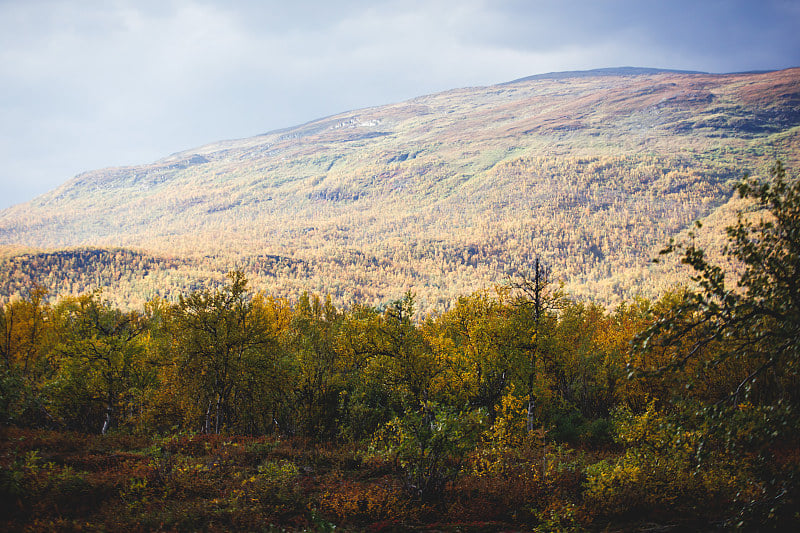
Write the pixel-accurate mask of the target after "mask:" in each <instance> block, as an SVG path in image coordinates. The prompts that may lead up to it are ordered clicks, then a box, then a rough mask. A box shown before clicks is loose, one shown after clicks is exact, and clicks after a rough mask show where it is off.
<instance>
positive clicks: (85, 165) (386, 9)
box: [0, 0, 800, 209]
mask: <svg viewBox="0 0 800 533" xmlns="http://www.w3.org/2000/svg"><path fill="white" fill-rule="evenodd" d="M799 23H800V1H799V0H652V1H651V0H552V1H539V0H527V1H526V0H494V1H492V0H442V1H437V0H420V1H417V0H404V1H381V0H364V1H361V0H344V1H339V0H309V1H305V0H293V1H290V0H283V1H271V0H264V1H256V0H252V1H236V0H154V1H149V0H137V1H133V0H97V1H92V0H63V1H61V0H0V209H2V208H5V207H8V206H10V205H12V204H16V203H20V202H24V201H27V200H29V199H31V198H33V197H35V196H37V195H39V194H42V193H44V192H46V191H48V190H50V189H53V188H55V187H56V186H58V185H59V184H61V183H63V182H64V181H66V180H68V179H69V178H71V177H72V176H74V175H75V174H77V173H79V172H82V171H85V170H90V169H94V168H100V167H106V166H116V165H128V164H136V163H148V162H152V161H154V160H156V159H159V158H161V157H163V156H166V155H169V154H170V153H174V152H178V151H181V150H185V149H189V148H192V147H195V146H199V145H202V144H204V143H208V142H213V141H217V140H221V139H230V138H240V137H249V136H252V135H257V134H259V133H264V132H267V131H270V130H273V129H278V128H282V127H287V126H293V125H297V124H300V123H302V122H306V121H308V120H312V119H315V118H319V117H322V116H326V115H331V114H334V113H338V112H343V111H347V110H350V109H355V108H360V107H367V106H372V105H380V104H385V103H391V102H396V101H401V100H405V99H408V98H412V97H414V96H419V95H422V94H428V93H432V92H436V91H440V90H446V89H451V88H455V87H464V86H472V85H488V84H493V83H499V82H503V81H508V80H512V79H516V78H520V77H524V76H528V75H531V74H538V73H543V72H553V71H561V70H577V69H590V68H601V67H613V66H627V65H630V66H643V67H661V68H675V69H688V70H701V71H707V72H734V71H745V70H771V69H781V68H787V67H791V66H798V65H800V32H798V27H800V24H799Z"/></svg>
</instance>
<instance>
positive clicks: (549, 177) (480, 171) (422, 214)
mask: <svg viewBox="0 0 800 533" xmlns="http://www.w3.org/2000/svg"><path fill="white" fill-rule="evenodd" d="M799 128H800V69H789V70H783V71H777V72H765V73H745V74H724V75H714V74H705V73H686V72H678V71H661V70H653V69H632V68H621V69H601V70H597V71H587V72H583V73H561V74H547V75H542V76H532V77H530V78H524V79H521V80H516V81H514V82H510V83H506V84H501V85H495V86H490V87H477V88H465V89H455V90H451V91H447V92H443V93H438V94H433V95H428V96H421V97H419V98H414V99H412V100H409V101H406V102H401V103H396V104H390V105H386V106H380V107H373V108H367V109H362V110H358V111H352V112H348V113H342V114H339V115H335V116H331V117H327V118H324V119H320V120H317V121H313V122H309V123H307V124H304V125H301V126H298V127H295V128H288V129H284V130H280V131H276V132H271V133H267V134H264V135H260V136H257V137H252V138H248V139H241V140H231V141H222V142H218V143H214V144H209V145H207V146H202V147H199V148H197V149H194V150H189V151H185V152H180V153H176V154H173V155H171V156H169V157H166V158H164V159H162V160H159V161H156V162H155V163H152V164H146V165H138V166H131V167H119V168H108V169H101V170H94V171H90V172H86V173H83V174H80V175H78V176H76V177H75V178H73V179H72V180H70V181H68V182H67V183H65V184H64V185H62V186H61V187H59V188H58V189H56V190H54V191H52V192H50V193H47V194H45V195H42V196H40V197H38V198H36V199H34V200H32V201H30V202H28V203H26V204H22V205H18V206H14V207H12V208H9V209H6V210H4V211H2V212H0V245H5V246H6V247H7V248H6V251H5V253H4V254H0V258H2V257H4V259H1V260H0V295H5V296H6V297H7V296H9V295H13V294H15V293H18V292H19V291H21V290H24V286H25V285H26V284H28V283H30V282H32V281H39V282H40V283H43V284H45V285H48V286H50V287H52V290H53V291H54V292H58V293H76V292H80V291H83V290H86V289H87V288H88V287H92V286H96V285H100V286H106V287H107V288H106V294H107V295H108V296H109V298H111V299H112V300H114V299H116V301H117V303H120V304H122V305H125V304H126V303H127V304H130V305H132V304H134V303H137V302H140V301H144V300H145V299H147V298H150V297H152V296H155V295H163V296H165V297H171V296H170V295H174V294H175V291H176V290H182V289H183V288H191V287H198V286H203V284H204V283H208V282H209V280H211V281H213V280H218V279H220V278H221V275H222V273H223V272H225V271H227V270H229V269H231V268H234V267H239V268H243V269H245V270H246V271H247V272H248V274H249V277H250V279H251V281H252V283H253V285H254V286H255V287H257V288H262V289H264V290H268V291H270V292H271V293H273V294H278V295H288V296H296V295H298V294H299V293H300V292H301V291H303V290H309V291H312V292H325V293H329V294H331V295H332V296H333V297H334V298H335V299H336V300H337V301H339V302H341V303H345V302H349V301H353V300H359V301H362V302H364V303H367V304H375V305H377V304H379V303H381V302H385V301H386V300H387V299H392V298H397V297H400V296H401V295H402V294H403V293H404V292H405V291H406V290H413V291H414V292H415V293H416V294H417V297H418V301H419V303H420V307H421V309H422V310H424V311H427V310H432V309H437V308H438V309H441V308H443V307H444V306H446V305H447V304H448V302H450V301H452V299H453V298H455V297H457V296H459V295H463V294H467V293H470V292H473V291H474V290H478V289H480V288H484V287H491V286H492V285H493V284H495V283H498V282H502V281H504V280H505V279H506V278H507V277H508V276H514V275H517V274H519V273H522V272H525V271H526V270H527V269H529V268H530V265H531V263H532V261H533V260H534V258H535V257H537V256H538V257H541V258H542V259H543V260H544V261H546V262H547V263H548V264H549V265H550V266H551V267H552V269H553V272H554V273H555V274H556V275H557V276H559V277H560V278H561V279H563V280H564V281H565V284H566V288H567V289H568V290H569V291H571V292H572V293H574V294H576V295H579V296H583V297H588V298H592V299H595V300H598V301H601V302H604V303H608V304H613V303H615V302H617V301H619V300H620V299H621V298H629V297H631V296H633V295H635V294H644V295H654V294H657V293H658V292H659V291H661V290H663V289H664V288H665V287H666V286H668V285H669V284H670V283H672V282H673V281H674V280H675V279H677V278H676V277H675V267H673V266H657V267H654V266H652V265H650V264H649V259H650V258H651V257H652V256H653V255H654V254H655V251H656V250H658V249H659V248H660V247H661V246H662V245H663V244H664V243H665V242H666V241H667V240H668V239H669V237H670V236H673V235H676V234H678V233H680V232H681V231H684V230H685V229H686V228H687V227H689V226H690V225H691V223H692V222H693V221H694V220H696V219H702V218H706V217H709V216H711V215H713V216H712V220H715V221H717V223H716V226H714V225H713V224H712V227H721V226H723V225H724V223H725V221H726V220H729V219H730V215H729V213H730V209H729V208H728V207H725V206H726V205H727V203H728V201H729V199H730V196H731V192H732V190H731V184H732V183H733V181H734V180H736V179H738V178H740V177H742V176H743V175H744V174H745V173H754V174H760V173H763V172H764V170H765V169H766V168H767V167H768V166H769V165H770V164H771V163H772V162H773V161H774V160H775V159H776V158H780V159H782V160H783V161H784V163H786V165H787V166H788V167H789V168H790V169H797V168H798V159H800V135H799V134H798V132H800V129H799ZM726 213H728V214H726ZM712 229H713V228H712ZM709 239H711V240H712V241H713V240H714V237H713V235H712V236H710V237H709ZM12 247H13V248H12ZM20 247H25V248H24V249H21V248H20ZM64 249H67V250H68V251H70V253H73V254H78V255H81V254H84V255H85V250H87V249H92V250H94V249H102V250H105V253H102V254H94V253H92V254H88V256H87V257H88V258H87V259H86V261H84V262H82V263H81V264H80V265H76V264H74V263H69V262H67V263H65V262H64V261H63V260H57V258H58V257H59V255H58V254H57V253H56V252H57V251H58V250H64ZM82 250H83V251H82ZM120 250H123V251H125V253H122V252H120ZM131 250H135V252H133V251H131ZM128 253H129V254H131V255H130V257H131V258H136V259H135V261H129V259H128V255H126V254H128ZM54 254H55V255H54ZM144 257H147V258H149V259H147V260H145V259H143V258H144ZM92 258H94V259H92ZM87 261H88V263H87ZM137 261H138V262H137ZM123 264H125V265H127V266H123ZM145 264H147V265H150V266H147V268H146V269H145V268H144V267H139V266H136V265H145ZM48 265H49V266H48ZM91 265H95V266H91ZM114 265H117V266H114ZM114 268H116V269H117V271H124V272H126V274H125V275H124V276H121V275H120V276H116V275H113V274H109V273H108V272H110V271H112V270H113V269H114ZM86 272H93V273H92V274H91V275H88V276H87V275H85V273H86ZM143 280H148V281H146V282H145V281H143Z"/></svg>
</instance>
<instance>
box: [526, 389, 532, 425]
mask: <svg viewBox="0 0 800 533" xmlns="http://www.w3.org/2000/svg"><path fill="white" fill-rule="evenodd" d="M533 409H534V401H533V395H531V397H530V398H528V423H527V424H526V428H527V430H528V433H530V432H531V431H533V422H534V411H533Z"/></svg>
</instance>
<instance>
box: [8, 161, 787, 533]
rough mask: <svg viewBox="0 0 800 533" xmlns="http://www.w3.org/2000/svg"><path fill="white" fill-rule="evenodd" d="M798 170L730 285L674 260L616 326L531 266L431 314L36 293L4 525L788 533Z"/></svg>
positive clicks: (683, 251) (17, 398)
mask: <svg viewBox="0 0 800 533" xmlns="http://www.w3.org/2000/svg"><path fill="white" fill-rule="evenodd" d="M792 172H793V171H792V170H788V171H787V170H786V169H785V168H784V167H783V166H782V165H781V163H777V164H775V166H774V167H773V168H772V170H771V171H770V173H769V176H767V177H765V178H763V179H761V180H756V179H745V180H742V181H739V182H738V183H737V185H736V196H737V198H738V199H739V203H738V204H737V205H739V206H740V209H739V211H738V217H737V218H736V220H735V222H733V223H731V224H730V225H729V226H728V227H727V229H726V232H725V235H726V237H725V241H726V245H725V246H724V254H723V255H724V258H725V261H724V262H723V263H722V264H721V266H720V265H718V264H717V263H716V261H714V260H712V258H710V257H709V255H708V254H707V253H706V252H705V251H704V250H703V248H702V246H701V245H700V244H699V243H698V241H697V240H696V239H694V238H693V237H692V234H691V233H690V234H688V235H685V236H684V237H685V238H681V239H676V240H674V241H668V242H664V243H663V246H662V248H664V250H663V253H662V257H664V258H673V259H677V260H680V262H681V263H682V264H683V265H684V267H685V271H684V272H685V277H684V278H683V279H682V280H681V282H680V283H676V284H675V285H673V287H672V289H670V290H669V291H666V292H665V293H663V294H662V295H661V296H660V297H658V298H656V299H645V298H643V297H636V298H630V299H628V300H625V301H622V302H621V303H619V304H618V305H616V306H614V307H613V308H606V307H604V306H602V305H601V304H599V303H593V302H591V301H589V300H587V299H585V298H579V297H576V296H573V295H571V294H570V293H569V292H568V291H567V290H566V289H565V284H564V283H563V281H564V278H563V274H562V273H559V272H556V271H554V269H553V266H552V265H551V264H548V262H547V261H545V260H539V259H535V260H534V261H532V262H531V263H530V268H529V269H528V270H526V271H519V272H515V273H514V275H512V276H509V277H508V278H507V279H505V280H503V281H502V282H500V283H497V284H496V285H494V286H493V287H490V288H486V289H483V290H479V291H477V292H473V293H465V294H462V295H461V296H459V297H458V298H457V300H456V301H455V303H454V304H453V305H452V306H450V307H449V308H447V309H443V310H440V311H438V312H436V311H434V312H428V313H425V314H420V313H418V312H416V307H415V303H416V302H415V294H414V293H413V292H411V291H409V292H408V293H407V294H406V295H405V296H404V297H402V298H400V299H397V300H394V301H391V302H389V303H386V304H381V305H372V304H368V303H364V302H358V301H357V300H356V301H352V302H351V303H350V304H348V305H341V304H336V303H334V299H333V298H332V297H331V296H330V295H326V294H324V293H323V294H319V293H316V292H315V291H314V290H313V288H311V290H309V291H307V292H305V293H303V294H302V295H300V296H299V297H296V298H290V297H286V296H278V295H273V294H270V293H269V292H267V291H263V290H254V289H252V288H251V287H250V285H249V280H248V277H247V275H246V273H245V272H244V271H242V270H241V269H235V270H233V271H231V272H230V273H229V274H228V275H227V277H226V278H225V280H224V282H223V283H221V284H219V285H216V286H214V287H198V288H196V289H194V290H189V291H185V292H183V293H181V294H179V295H177V298H175V299H173V300H167V299H164V298H158V297H156V298H152V299H150V300H148V301H146V302H145V303H143V304H142V305H141V307H140V308H138V309H120V308H119V307H117V306H115V305H114V304H112V303H110V302H109V301H108V300H107V299H106V298H105V297H104V294H103V292H102V291H100V290H96V291H89V292H84V293H82V294H79V295H71V294H70V295H59V294H49V293H48V290H47V289H46V288H45V287H43V286H41V285H36V284H30V285H28V286H27V287H25V288H24V291H21V292H22V296H21V297H19V298H15V299H12V300H10V301H9V302H8V303H5V304H4V305H3V307H2V308H1V309H0V335H1V337H0V357H2V361H1V362H0V363H1V364H2V368H1V369H0V423H1V424H2V428H1V429H0V452H1V453H0V466H2V470H0V528H2V529H3V530H23V529H24V530H34V531H36V530H51V529H59V530H75V531H78V530H81V531H84V530H91V531H94V530H109V529H110V530H187V531H190V530H198V529H204V530H229V529H241V530H266V531H279V530H280V531H283V530H313V531H331V530H333V529H334V528H337V529H343V530H370V531H397V530H431V529H435V530H438V531H494V530H498V529H500V530H535V531H578V530H604V529H608V530H612V531H619V530H637V531H641V530H643V529H642V528H643V527H645V526H647V527H650V528H651V529H650V530H659V531H662V530H663V531H667V530H677V529H693V530H729V529H733V528H740V529H744V530H759V531H762V530H770V529H776V530H785V529H792V528H793V527H797V526H798V525H800V515H798V511H797V509H798V508H799V507H800V485H798V480H799V479H800V477H798V476H800V413H798V411H797V405H798V401H799V400H800V381H798V371H799V370H800V369H799V368H798V356H799V355H800V354H798V349H800V292H798V287H797V280H798V279H800V272H798V269H799V268H800V181H798V178H797V176H796V175H793V173H792ZM696 231H700V228H697V229H696ZM715 257H716V256H715Z"/></svg>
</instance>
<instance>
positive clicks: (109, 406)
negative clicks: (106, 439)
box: [100, 402, 114, 435]
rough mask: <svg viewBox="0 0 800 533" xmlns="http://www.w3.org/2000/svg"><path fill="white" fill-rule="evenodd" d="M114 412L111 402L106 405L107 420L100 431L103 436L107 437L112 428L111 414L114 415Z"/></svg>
mask: <svg viewBox="0 0 800 533" xmlns="http://www.w3.org/2000/svg"><path fill="white" fill-rule="evenodd" d="M113 410H114V406H113V405H112V404H111V402H109V403H108V404H106V416H105V420H104V421H103V429H102V430H100V432H101V433H102V434H103V435H105V434H106V432H107V431H108V430H109V428H110V427H111V413H112V411H113Z"/></svg>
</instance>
